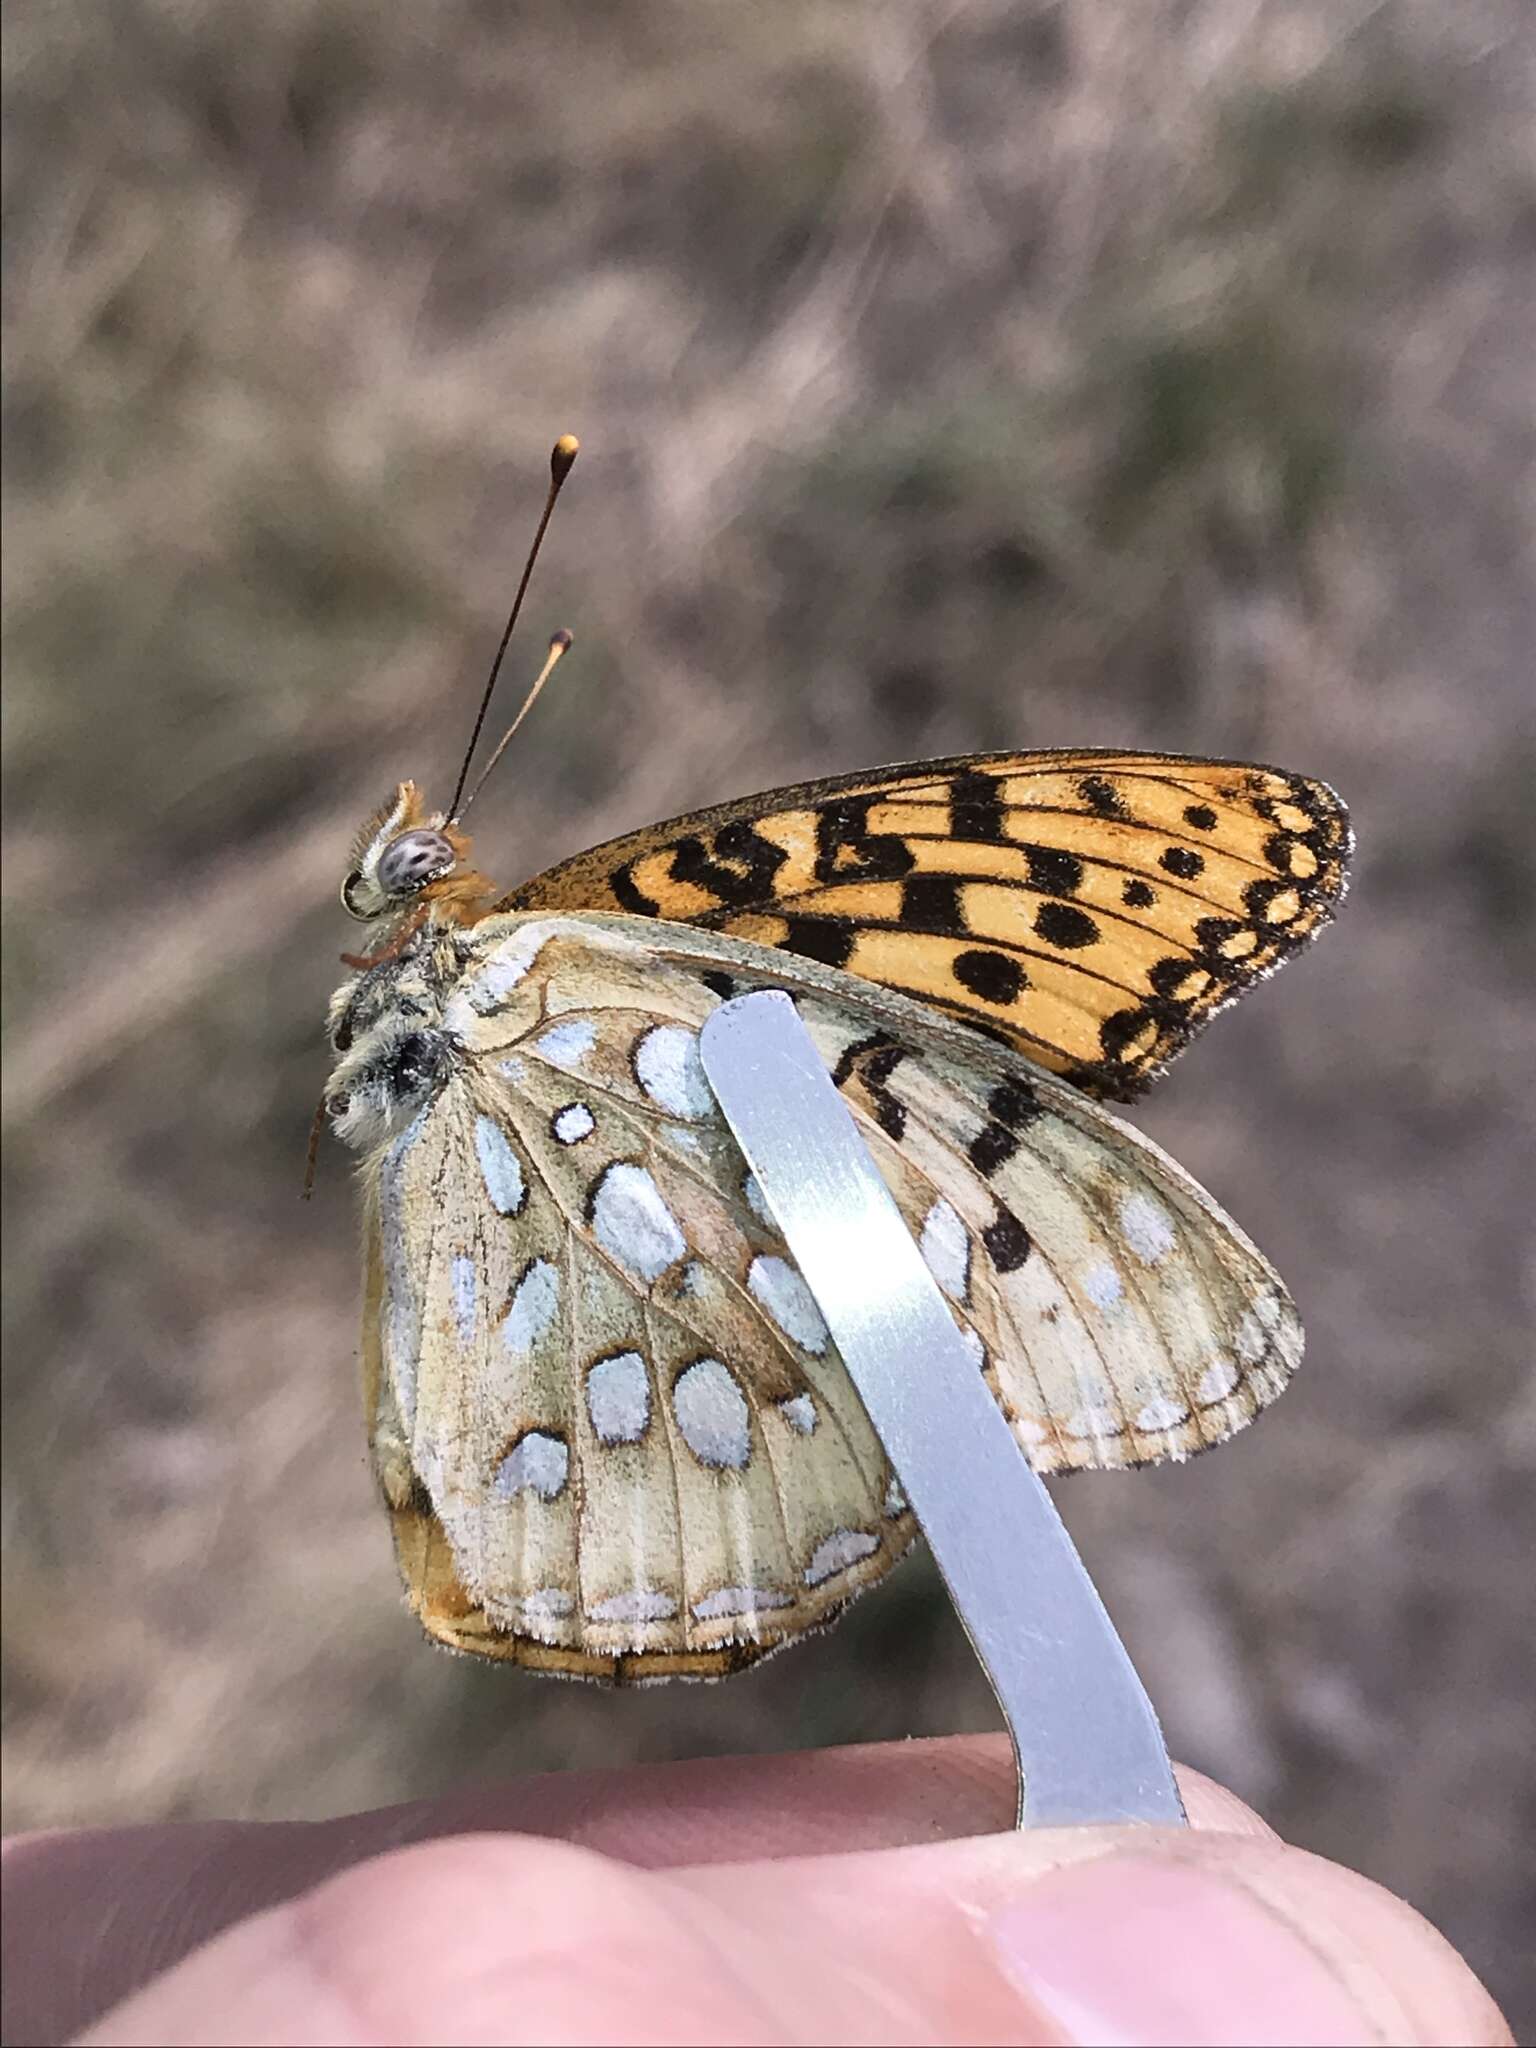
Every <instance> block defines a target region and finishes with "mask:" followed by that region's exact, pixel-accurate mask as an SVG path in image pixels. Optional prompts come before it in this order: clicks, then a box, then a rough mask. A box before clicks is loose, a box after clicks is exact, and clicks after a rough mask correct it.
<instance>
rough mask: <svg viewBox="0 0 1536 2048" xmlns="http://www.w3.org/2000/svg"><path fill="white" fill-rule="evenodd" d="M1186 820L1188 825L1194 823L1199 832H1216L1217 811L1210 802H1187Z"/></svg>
mask: <svg viewBox="0 0 1536 2048" xmlns="http://www.w3.org/2000/svg"><path fill="white" fill-rule="evenodd" d="M1184 822H1185V824H1186V825H1193V826H1194V828H1195V830H1196V831H1197V832H1214V831H1215V830H1216V813H1215V812H1214V811H1213V810H1212V809H1211V807H1210V805H1209V804H1186V805H1185V807H1184Z"/></svg>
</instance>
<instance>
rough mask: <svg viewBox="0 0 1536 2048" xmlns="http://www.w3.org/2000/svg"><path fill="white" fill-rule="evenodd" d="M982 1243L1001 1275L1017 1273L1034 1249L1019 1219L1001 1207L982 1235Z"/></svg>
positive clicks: (1032, 1242)
mask: <svg viewBox="0 0 1536 2048" xmlns="http://www.w3.org/2000/svg"><path fill="white" fill-rule="evenodd" d="M981 1241H982V1243H983V1245H985V1247H986V1252H987V1257H988V1258H989V1259H990V1260H991V1261H992V1264H993V1267H994V1269H995V1270H996V1271H997V1272H999V1273H1014V1272H1017V1271H1018V1269H1019V1267H1020V1266H1022V1265H1023V1263H1024V1261H1025V1260H1026V1259H1027V1258H1028V1257H1029V1255H1030V1252H1031V1251H1032V1250H1033V1248H1034V1241H1033V1239H1032V1238H1031V1237H1030V1234H1029V1232H1028V1231H1027V1230H1026V1229H1025V1228H1024V1225H1023V1224H1022V1223H1021V1222H1020V1221H1019V1219H1018V1217H1017V1216H1015V1215H1014V1213H1013V1211H1012V1210H1011V1209H1005V1208H1003V1207H1002V1206H1001V1205H999V1207H998V1211H997V1214H996V1216H995V1217H993V1219H992V1221H991V1222H990V1223H989V1224H988V1225H987V1227H986V1229H985V1230H984V1231H983V1232H982V1233H981Z"/></svg>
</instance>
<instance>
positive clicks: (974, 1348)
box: [960, 1323, 987, 1372]
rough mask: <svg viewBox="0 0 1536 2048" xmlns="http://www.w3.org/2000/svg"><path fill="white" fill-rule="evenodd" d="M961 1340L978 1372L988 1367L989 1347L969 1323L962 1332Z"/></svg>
mask: <svg viewBox="0 0 1536 2048" xmlns="http://www.w3.org/2000/svg"><path fill="white" fill-rule="evenodd" d="M960 1342H961V1343H962V1344H963V1345H964V1346H965V1351H966V1356H967V1357H968V1358H969V1359H970V1361H971V1363H972V1364H973V1365H974V1366H975V1368H976V1370H977V1371H978V1372H985V1371H986V1369H987V1347H986V1345H985V1344H983V1343H982V1341H981V1338H980V1337H979V1336H978V1334H977V1333H976V1331H975V1330H973V1329H972V1328H971V1326H970V1324H969V1323H967V1324H966V1325H965V1327H964V1329H963V1330H961V1332H960Z"/></svg>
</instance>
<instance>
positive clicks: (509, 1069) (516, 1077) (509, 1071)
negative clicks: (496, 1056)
mask: <svg viewBox="0 0 1536 2048" xmlns="http://www.w3.org/2000/svg"><path fill="white" fill-rule="evenodd" d="M496 1071H497V1073H498V1074H505V1075H506V1077H507V1079H508V1080H509V1081H511V1082H513V1083H514V1084H515V1085H518V1086H521V1084H522V1083H523V1082H524V1081H526V1080H527V1078H528V1069H527V1068H526V1067H525V1066H524V1065H523V1063H522V1061H521V1060H520V1059H516V1058H513V1059H510V1060H498V1061H497V1062H496Z"/></svg>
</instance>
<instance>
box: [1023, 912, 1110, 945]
mask: <svg viewBox="0 0 1536 2048" xmlns="http://www.w3.org/2000/svg"><path fill="white" fill-rule="evenodd" d="M1035 930H1036V931H1037V932H1038V933H1039V935H1040V937H1041V938H1042V939H1044V940H1045V941H1046V943H1047V944H1048V945H1051V946H1060V947H1063V948H1064V949H1065V950H1067V951H1069V952H1071V951H1075V950H1076V949H1077V948H1078V947H1080V946H1091V945H1092V944H1093V943H1094V941H1095V940H1096V939H1097V938H1098V936H1099V928H1098V926H1097V925H1096V924H1095V923H1094V921H1093V919H1092V918H1091V917H1090V916H1089V915H1088V913H1087V911H1086V910H1079V909H1078V907H1077V905H1076V904H1075V903H1042V904H1041V906H1040V908H1039V909H1038V910H1037V911H1036V912H1035Z"/></svg>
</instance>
